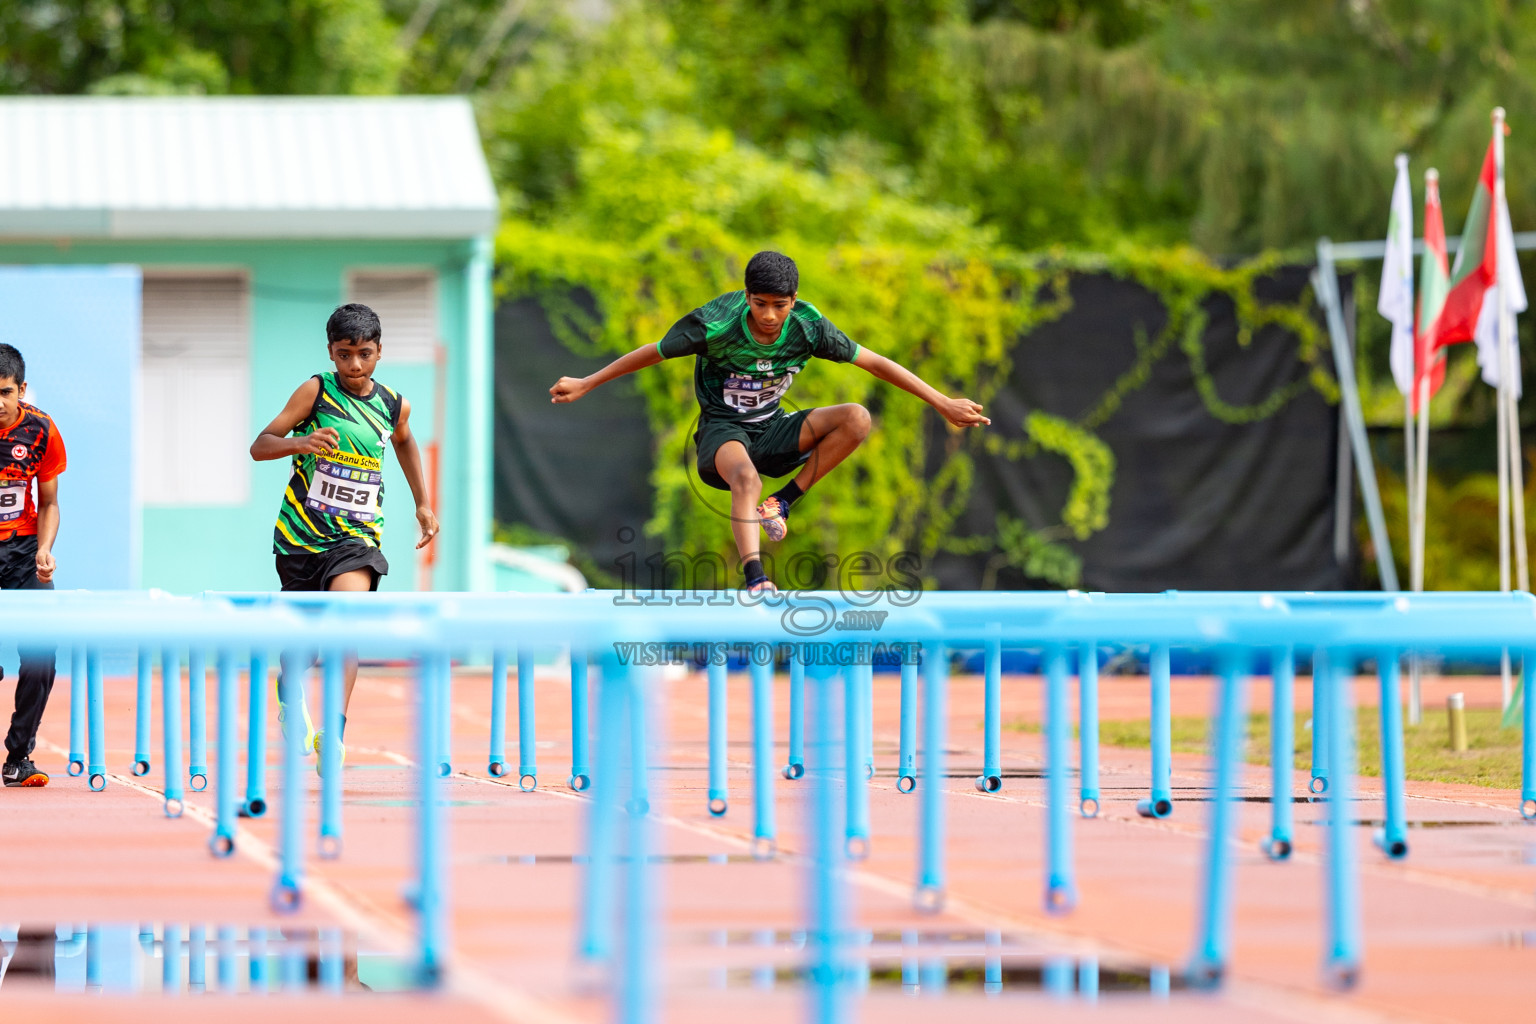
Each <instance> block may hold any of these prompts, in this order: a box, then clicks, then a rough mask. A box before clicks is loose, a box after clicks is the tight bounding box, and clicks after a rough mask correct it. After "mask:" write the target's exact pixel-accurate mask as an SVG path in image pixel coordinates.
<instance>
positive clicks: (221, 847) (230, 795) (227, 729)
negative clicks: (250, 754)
mask: <svg viewBox="0 0 1536 1024" xmlns="http://www.w3.org/2000/svg"><path fill="white" fill-rule="evenodd" d="M217 668H218V673H219V749H218V767H217V770H216V773H215V776H214V784H213V799H214V803H215V804H216V807H215V808H214V829H213V835H212V837H210V838H209V840H208V848H209V849H211V850H212V851H213V853H214V855H215V856H218V857H227V856H229V855H230V854H231V853H233V852H234V851H235V774H236V773H237V772H238V771H239V767H238V766H239V760H238V759H237V758H236V756H235V745H236V744H237V743H239V740H238V739H236V735H237V730H236V728H235V724H236V723H235V713H236V710H235V709H236V706H237V703H238V700H239V695H240V678H239V676H238V674H237V673H236V671H235V655H234V652H233V651H230V650H229V649H228V648H225V649H223V650H220V651H219V653H218V664H217Z"/></svg>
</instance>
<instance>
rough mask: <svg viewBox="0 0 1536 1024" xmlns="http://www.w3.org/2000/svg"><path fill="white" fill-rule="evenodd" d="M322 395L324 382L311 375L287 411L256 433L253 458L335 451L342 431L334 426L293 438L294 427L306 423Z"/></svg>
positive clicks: (290, 402) (260, 458) (252, 447)
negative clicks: (321, 382)
mask: <svg viewBox="0 0 1536 1024" xmlns="http://www.w3.org/2000/svg"><path fill="white" fill-rule="evenodd" d="M318 397H320V382H319V381H318V380H315V378H313V377H311V378H310V379H309V380H307V381H305V382H304V383H303V384H300V385H299V389H298V390H297V391H295V392H294V393H293V397H291V398H289V399H288V404H287V405H285V406H283V411H282V412H280V413H278V414H277V418H276V419H275V420H273V421H272V422H271V423H268V424H267V425H266V426H265V427H263V428H262V431H261V433H259V434H257V435H256V440H254V441H252V442H251V458H252V459H254V460H255V461H257V462H271V461H272V460H273V459H286V458H290V457H292V456H294V455H308V454H310V453H311V452H328V451H335V450H336V445H337V442H338V441H340V440H341V437H340V435H339V434H337V433H336V431H335V430H333V429H332V428H330V427H321V428H320V429H319V430H316V431H315V432H314V433H311V434H305V435H304V436H303V437H289V436H288V435H289V434H290V433H292V432H293V428H294V427H297V426H298V425H299V424H300V423H303V422H304V419H305V417H307V416H308V415H309V412H310V410H311V409H313V408H314V407H315V399H316V398H318Z"/></svg>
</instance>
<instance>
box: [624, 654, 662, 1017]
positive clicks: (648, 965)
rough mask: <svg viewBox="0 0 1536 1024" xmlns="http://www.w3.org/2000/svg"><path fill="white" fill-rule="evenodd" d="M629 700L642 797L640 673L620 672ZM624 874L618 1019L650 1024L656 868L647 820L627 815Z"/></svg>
mask: <svg viewBox="0 0 1536 1024" xmlns="http://www.w3.org/2000/svg"><path fill="white" fill-rule="evenodd" d="M623 675H624V677H625V678H624V687H625V690H626V691H627V694H628V700H627V701H626V702H625V703H626V704H627V705H628V709H627V710H628V712H629V721H630V730H629V735H630V743H629V765H630V771H629V774H630V778H629V784H630V790H631V792H636V793H644V792H647V791H648V790H649V788H650V787H649V783H648V781H647V775H648V770H647V762H648V761H649V757H648V755H647V750H646V735H647V733H648V731H649V730H648V729H647V727H646V701H645V692H644V689H643V686H642V679H641V676H640V672H639V671H638V670H637V669H635V668H633V667H626V668H625V669H624V670H623ZM624 827H625V833H626V840H627V841H626V843H625V846H626V850H625V852H626V853H627V854H628V857H627V858H626V866H627V870H626V872H625V875H626V878H625V885H624V948H623V955H622V956H621V957H620V960H619V976H618V997H619V999H618V1001H619V1006H620V1014H619V1019H620V1020H623V1021H625V1022H626V1024H630V1022H633V1024H653V1022H654V1021H656V1020H657V1012H656V1010H657V1007H656V972H655V964H654V959H655V947H656V935H655V932H656V923H655V916H656V915H655V913H654V910H653V901H654V898H655V893H656V883H655V880H654V879H655V874H656V867H655V865H654V864H652V863H651V848H650V847H651V844H650V816H649V815H648V814H644V813H638V814H629V815H626V816H625V818H624Z"/></svg>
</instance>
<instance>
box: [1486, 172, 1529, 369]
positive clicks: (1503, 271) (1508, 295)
mask: <svg viewBox="0 0 1536 1024" xmlns="http://www.w3.org/2000/svg"><path fill="white" fill-rule="evenodd" d="M1503 198H1504V190H1503V189H1498V190H1497V193H1496V196H1495V203H1496V205H1497V207H1498V209H1497V210H1496V211H1495V212H1494V217H1495V224H1494V237H1495V238H1496V239H1497V241H1498V245H1497V248H1496V250H1495V251H1496V252H1497V253H1498V265H1497V271H1496V273H1497V276H1496V277H1495V279H1494V286H1493V287H1492V288H1490V289H1488V291H1487V293H1486V294H1485V295H1484V296H1483V311H1482V312H1481V313H1480V314H1478V317H1477V331H1476V341H1477V365H1478V366H1480V367H1482V371H1483V380H1484V382H1486V383H1487V384H1489V385H1491V386H1492V387H1498V386H1499V347H1498V323H1499V313H1500V309H1501V307H1505V308H1507V309H1508V310H1509V323H1510V324H1511V325H1513V324H1514V322H1515V314H1517V313H1524V312H1525V310H1526V308H1527V307H1528V306H1529V305H1530V303H1529V302H1527V301H1526V296H1525V281H1524V280H1522V279H1521V276H1520V258H1519V256H1518V254H1517V253H1516V252H1515V229H1514V227H1513V226H1512V225H1511V224H1510V220H1509V204H1508V203H1507V202H1501V201H1499V200H1502V199H1503ZM1511 333H1513V329H1511ZM1509 348H1510V351H1509V358H1510V361H1511V373H1510V382H1509V383H1510V387H1511V388H1513V389H1514V393H1515V397H1516V398H1519V397H1520V346H1519V345H1518V344H1516V345H1511V346H1510V347H1509Z"/></svg>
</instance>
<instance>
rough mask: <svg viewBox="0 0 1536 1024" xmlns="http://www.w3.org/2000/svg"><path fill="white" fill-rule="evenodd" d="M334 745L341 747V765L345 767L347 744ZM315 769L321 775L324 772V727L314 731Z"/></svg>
mask: <svg viewBox="0 0 1536 1024" xmlns="http://www.w3.org/2000/svg"><path fill="white" fill-rule="evenodd" d="M336 745H337V746H338V747H340V748H341V765H342V767H343V768H345V767H346V765H347V745H346V744H345V743H338V744H336ZM315 771H316V772H318V773H320V774H321V775H324V774H325V730H324V729H321V730H320V731H319V732H317V733H315Z"/></svg>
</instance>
